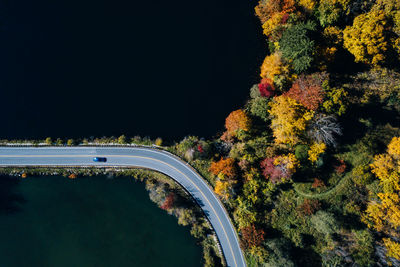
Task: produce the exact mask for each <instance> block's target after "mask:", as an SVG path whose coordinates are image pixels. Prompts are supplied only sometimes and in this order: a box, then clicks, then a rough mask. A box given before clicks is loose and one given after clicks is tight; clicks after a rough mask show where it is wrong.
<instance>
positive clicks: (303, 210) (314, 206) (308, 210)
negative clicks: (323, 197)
mask: <svg viewBox="0 0 400 267" xmlns="http://www.w3.org/2000/svg"><path fill="white" fill-rule="evenodd" d="M319 209H321V203H319V201H318V200H317V199H308V198H306V199H304V201H303V203H302V204H301V205H300V206H298V211H299V212H300V214H303V215H306V216H310V215H313V214H314V213H315V212H316V211H318V210H319Z"/></svg>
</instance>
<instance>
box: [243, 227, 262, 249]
mask: <svg viewBox="0 0 400 267" xmlns="http://www.w3.org/2000/svg"><path fill="white" fill-rule="evenodd" d="M240 233H241V237H242V238H241V240H242V243H243V245H244V247H245V248H252V247H258V246H261V244H262V242H263V241H264V238H265V233H264V230H262V229H257V228H256V227H255V226H254V224H251V225H249V226H247V227H244V228H242V229H240Z"/></svg>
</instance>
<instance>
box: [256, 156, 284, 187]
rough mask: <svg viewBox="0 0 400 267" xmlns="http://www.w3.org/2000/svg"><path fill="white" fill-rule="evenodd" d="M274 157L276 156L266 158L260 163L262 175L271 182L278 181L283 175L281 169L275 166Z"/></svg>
mask: <svg viewBox="0 0 400 267" xmlns="http://www.w3.org/2000/svg"><path fill="white" fill-rule="evenodd" d="M275 159H276V157H274V158H266V159H264V160H263V161H261V163H260V166H261V169H262V172H263V175H264V177H265V178H267V179H269V180H270V181H271V182H273V183H277V182H280V181H281V180H282V178H283V177H284V173H283V171H282V170H281V169H280V168H277V166H275V164H274V161H275Z"/></svg>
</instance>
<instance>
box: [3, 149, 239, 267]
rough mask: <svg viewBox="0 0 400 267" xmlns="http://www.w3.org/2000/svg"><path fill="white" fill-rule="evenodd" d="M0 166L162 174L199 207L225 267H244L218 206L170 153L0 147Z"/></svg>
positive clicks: (195, 175) (208, 190)
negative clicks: (135, 170)
mask: <svg viewBox="0 0 400 267" xmlns="http://www.w3.org/2000/svg"><path fill="white" fill-rule="evenodd" d="M93 157H106V158H107V162H106V163H102V162H93ZM0 166H1V167H6V166H75V167H77V166H79V167H80V166H92V167H99V166H121V167H122V166H125V167H126V166H129V167H141V168H147V169H152V170H155V171H158V172H161V173H164V174H165V175H167V176H169V177H171V178H172V179H174V180H175V181H177V182H178V183H179V184H181V185H182V186H183V187H184V188H185V189H186V190H187V191H188V192H189V193H190V194H191V195H192V196H193V197H194V199H195V200H196V201H197V203H198V204H199V205H200V206H201V208H202V209H203V211H204V213H205V214H206V216H207V217H208V219H209V220H210V222H211V224H212V226H213V228H214V230H215V232H216V234H217V236H218V239H219V242H220V244H221V247H222V251H223V253H224V256H225V259H226V262H227V264H228V266H232V267H233V266H235V267H239V266H240V267H242V266H243V267H245V266H246V263H245V261H244V257H243V254H242V251H241V249H240V246H239V242H238V237H237V234H236V232H235V230H234V228H233V226H232V224H231V221H230V219H229V217H228V214H227V212H226V211H225V209H224V207H223V206H222V203H221V202H220V201H219V199H218V198H217V197H216V196H215V194H214V192H213V191H212V189H211V188H210V187H209V186H208V185H207V184H206V182H205V181H204V180H203V178H202V177H201V176H200V175H199V174H198V173H197V172H195V171H194V170H193V169H192V168H191V167H190V166H188V165H187V164H186V163H185V162H184V161H182V160H180V159H179V158H178V157H176V156H173V155H172V154H169V153H167V152H163V151H160V150H157V149H152V148H138V147H133V148H126V147H0Z"/></svg>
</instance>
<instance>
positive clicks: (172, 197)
mask: <svg viewBox="0 0 400 267" xmlns="http://www.w3.org/2000/svg"><path fill="white" fill-rule="evenodd" d="M174 201H175V194H174V193H173V192H170V193H169V194H168V196H167V197H166V198H165V200H164V203H163V204H162V205H161V208H162V209H163V210H170V209H171V208H172V206H173V204H174Z"/></svg>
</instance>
